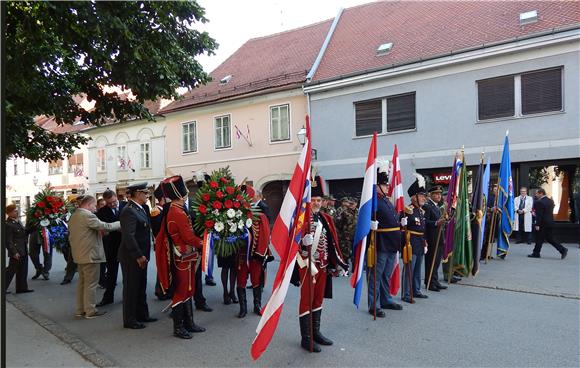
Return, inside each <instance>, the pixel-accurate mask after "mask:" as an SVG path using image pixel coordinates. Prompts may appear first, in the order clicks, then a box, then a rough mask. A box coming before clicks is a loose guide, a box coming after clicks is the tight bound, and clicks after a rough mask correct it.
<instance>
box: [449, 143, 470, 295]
mask: <svg viewBox="0 0 580 368" xmlns="http://www.w3.org/2000/svg"><path fill="white" fill-rule="evenodd" d="M464 149H465V146H461V166H462V167H461V170H464V169H465V166H466V165H465V151H464ZM453 170H455V167H454V168H453ZM460 177H461V173H460V174H459V177H458V178H457V181H458V182H459V181H460ZM455 185H456V189H455V190H456V191H457V195H459V183H456V184H455ZM455 200H456V202H457V197H456V198H455ZM456 212H457V209H456V210H455V211H454V212H453V216H455V213H456ZM453 226H454V227H455V224H453ZM454 231H455V229H454ZM454 257H455V236H454V237H453V251H452V252H451V258H450V259H449V261H448V262H450V264H449V272H448V276H447V283H448V284H449V285H451V279H452V277H453V272H454V270H453V258H454Z"/></svg>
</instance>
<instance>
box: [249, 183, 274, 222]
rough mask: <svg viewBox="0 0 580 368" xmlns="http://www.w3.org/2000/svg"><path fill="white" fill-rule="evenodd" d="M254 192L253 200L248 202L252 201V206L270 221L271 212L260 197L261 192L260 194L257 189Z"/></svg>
mask: <svg viewBox="0 0 580 368" xmlns="http://www.w3.org/2000/svg"><path fill="white" fill-rule="evenodd" d="M254 190H255V194H254V197H253V198H250V200H253V202H254V203H253V206H255V207H257V208H259V209H260V211H262V213H263V214H264V215H266V217H267V218H268V221H272V217H271V212H270V206H268V204H267V203H266V202H264V198H263V197H262V192H260V191H259V190H257V189H254Z"/></svg>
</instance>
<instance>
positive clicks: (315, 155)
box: [296, 127, 318, 160]
mask: <svg viewBox="0 0 580 368" xmlns="http://www.w3.org/2000/svg"><path fill="white" fill-rule="evenodd" d="M296 136H297V137H298V142H300V144H301V145H302V146H304V145H305V144H306V128H304V127H302V128H301V129H300V130H299V131H298V133H296ZM317 158H318V151H316V149H315V148H313V149H312V159H313V160H316V159H317Z"/></svg>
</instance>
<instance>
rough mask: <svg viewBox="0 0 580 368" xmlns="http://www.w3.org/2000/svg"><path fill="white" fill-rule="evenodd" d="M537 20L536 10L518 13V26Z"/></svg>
mask: <svg viewBox="0 0 580 368" xmlns="http://www.w3.org/2000/svg"><path fill="white" fill-rule="evenodd" d="M537 21H538V11H537V10H532V11H529V12H525V13H520V26H523V25H525V24H530V23H536V22H537Z"/></svg>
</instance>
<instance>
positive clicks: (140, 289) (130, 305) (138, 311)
mask: <svg viewBox="0 0 580 368" xmlns="http://www.w3.org/2000/svg"><path fill="white" fill-rule="evenodd" d="M121 271H122V272H123V324H125V325H129V324H134V323H136V322H138V321H142V320H145V319H147V318H149V307H148V306H147V267H145V269H142V268H139V265H138V264H137V261H136V260H132V261H130V262H121Z"/></svg>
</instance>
